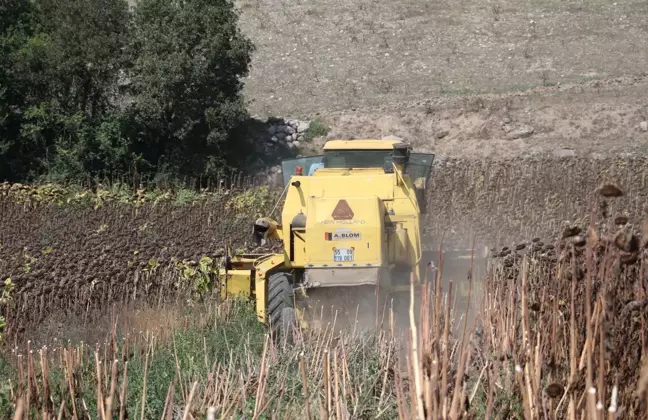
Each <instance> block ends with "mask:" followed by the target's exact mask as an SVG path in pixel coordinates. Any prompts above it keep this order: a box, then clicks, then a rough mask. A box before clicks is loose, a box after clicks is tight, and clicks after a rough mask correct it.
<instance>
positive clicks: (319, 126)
mask: <svg viewBox="0 0 648 420" xmlns="http://www.w3.org/2000/svg"><path fill="white" fill-rule="evenodd" d="M329 131H331V128H330V127H329V126H327V125H326V124H324V123H322V122H321V121H320V120H319V119H315V120H313V121H311V123H310V125H309V126H308V130H306V133H305V134H304V140H306V141H312V140H313V139H314V138H315V137H324V136H326V135H327V134H328V133H329Z"/></svg>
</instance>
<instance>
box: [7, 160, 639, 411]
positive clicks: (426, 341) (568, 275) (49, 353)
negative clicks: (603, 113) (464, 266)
mask: <svg viewBox="0 0 648 420" xmlns="http://www.w3.org/2000/svg"><path fill="white" fill-rule="evenodd" d="M643 162H644V160H643V159H634V160H632V159H630V160H629V159H620V158H619V159H611V160H599V161H588V160H562V161H538V162H532V161H518V162H514V161H511V162H492V163H488V164H486V163H478V162H471V161H453V162H446V163H445V164H444V165H443V166H439V167H437V168H436V169H435V172H434V175H433V181H432V187H431V192H430V204H429V206H428V208H429V209H430V214H429V215H428V217H427V219H426V222H425V226H426V228H427V229H428V230H429V233H433V232H435V231H437V232H441V229H440V228H441V226H443V227H450V228H451V229H454V233H453V234H448V235H447V237H445V238H444V244H445V245H448V246H452V245H463V246H465V245H466V244H467V242H464V241H459V240H457V241H454V242H453V238H454V239H457V238H459V239H466V240H467V239H468V238H470V236H471V234H473V233H475V234H476V235H477V238H478V239H479V242H480V243H483V244H484V243H485V244H488V245H491V246H493V247H495V248H494V249H493V258H491V259H490V260H489V264H488V267H487V270H486V271H485V272H484V271H483V270H477V267H473V268H474V269H475V271H474V272H475V273H480V274H479V276H475V277H474V278H472V277H469V278H471V279H472V282H471V289H470V293H471V294H472V296H473V299H472V302H473V303H472V304H473V307H472V308H471V310H470V311H469V313H470V314H471V315H470V317H463V318H462V314H463V311H464V309H465V308H454V309H453V305H452V303H453V302H454V299H455V295H456V294H457V287H456V285H457V280H460V279H459V278H450V279H448V278H445V279H444V278H443V277H442V275H443V273H441V276H440V277H437V278H432V277H431V278H430V279H429V283H428V284H427V286H426V287H425V288H424V290H423V305H421V307H422V309H421V311H420V312H417V313H415V312H412V313H411V314H410V316H411V319H412V320H414V321H416V322H413V323H411V324H410V325H411V326H412V327H415V329H413V330H412V331H411V333H412V334H410V332H407V333H405V339H403V338H401V336H400V334H399V332H400V331H398V330H395V329H394V328H393V327H392V322H391V319H390V317H389V315H388V314H387V315H384V317H382V318H381V320H382V322H383V327H384V328H383V329H382V332H376V333H374V332H362V333H360V332H358V333H355V334H353V333H352V332H348V333H344V334H342V335H334V334H332V332H331V331H332V329H326V328H325V329H324V330H316V331H297V332H296V344H295V346H293V347H290V346H288V347H284V346H283V345H282V343H272V342H271V341H268V340H267V339H266V338H265V335H264V330H263V328H261V327H260V326H259V325H258V324H257V323H256V320H255V319H254V314H253V313H252V312H251V311H250V310H249V308H247V307H246V306H245V305H240V304H235V303H229V302H226V303H213V302H212V301H211V299H209V298H208V296H209V292H208V291H207V292H206V291H204V290H201V289H200V287H198V288H196V285H198V286H200V285H202V284H203V283H202V282H201V281H200V280H201V279H202V280H205V279H208V278H210V276H209V274H210V272H209V271H207V272H206V274H207V275H206V277H202V276H197V277H191V276H190V277H189V278H187V277H183V273H185V271H184V270H185V269H186V268H188V267H186V266H184V267H182V269H180V270H178V266H177V263H178V262H182V261H183V260H189V259H193V260H194V261H196V264H193V265H190V267H189V268H192V269H194V270H197V269H198V268H199V266H200V265H199V264H198V263H197V262H198V261H200V259H201V257H203V256H211V257H217V255H218V250H219V249H220V248H222V246H223V245H224V243H225V242H226V241H228V240H231V241H233V242H234V245H235V246H242V245H243V243H242V242H243V241H244V240H245V239H244V238H245V236H244V235H241V234H240V232H241V231H242V232H246V231H249V229H248V228H246V226H248V227H249V223H250V221H251V218H253V217H254V216H255V215H256V214H257V212H258V213H264V212H268V211H270V210H271V209H272V207H273V206H274V204H275V203H274V197H276V193H275V192H265V191H264V190H258V189H245V190H242V191H231V192H229V193H227V194H226V193H225V192H223V191H221V192H214V193H211V194H202V195H195V196H187V197H184V198H182V197H181V196H182V194H185V193H182V194H181V193H174V194H169V195H168V196H163V195H160V196H157V195H146V194H144V193H139V194H135V195H134V196H133V195H131V194H125V193H124V194H123V195H120V194H121V193H119V194H118V193H112V195H110V196H109V197H108V196H104V199H102V200H101V205H100V206H97V204H98V203H99V202H98V201H97V195H96V194H92V193H87V195H85V196H84V195H83V194H79V195H77V194H69V193H68V192H55V193H47V194H45V193H43V192H42V189H36V190H33V189H20V188H18V187H14V189H7V188H6V189H4V190H3V197H2V199H1V204H0V206H1V207H2V208H1V210H2V212H1V213H0V214H2V217H1V218H0V220H1V221H2V225H1V229H2V249H1V250H0V253H1V254H0V256H1V257H2V258H0V261H1V264H2V266H1V267H0V268H1V271H0V272H1V273H2V276H3V278H4V277H9V276H10V277H12V281H13V290H12V291H11V298H10V299H9V300H8V301H6V302H5V303H3V307H2V309H3V315H4V316H5V318H6V320H7V325H8V327H9V328H8V330H7V341H6V348H5V353H4V357H3V358H1V360H2V361H3V362H2V363H0V369H2V372H3V373H6V377H8V378H11V379H10V381H9V382H5V383H3V385H4V388H3V391H2V392H1V393H0V395H1V396H4V398H5V399H4V400H3V399H2V398H0V403H2V401H4V403H2V404H4V405H3V406H2V407H4V408H5V409H8V412H9V413H14V410H16V409H22V410H23V412H26V411H25V410H27V411H29V410H31V412H32V413H33V414H35V413H39V414H38V415H39V417H40V416H42V413H45V414H47V415H48V416H49V417H52V416H57V415H58V414H59V413H63V417H65V418H70V417H72V416H73V413H74V412H75V410H77V414H78V415H79V417H87V416H89V417H91V418H102V415H101V413H102V412H103V413H105V412H108V411H110V410H112V414H113V416H114V417H117V416H118V414H117V413H118V412H121V411H122V410H124V411H127V412H128V415H129V418H130V417H133V416H134V415H135V416H136V417H137V418H141V415H140V414H141V413H144V418H168V417H164V416H166V415H169V413H175V414H174V415H178V416H182V413H183V412H185V411H186V413H187V414H186V417H185V418H199V417H203V418H204V417H205V416H206V415H208V414H209V413H210V410H212V409H213V410H214V416H216V417H219V418H236V417H237V416H239V417H240V416H242V415H247V416H248V417H252V418H295V419H296V418H340V419H341V418H369V417H370V418H403V419H407V418H415V417H417V416H418V417H424V418H439V417H442V418H501V419H505V418H531V419H545V418H546V419H562V418H568V419H580V418H592V419H594V418H603V417H607V418H609V419H612V418H629V419H635V418H645V416H646V413H647V405H646V401H647V398H648V394H647V393H646V392H647V390H648V386H646V383H648V382H646V381H648V371H647V370H646V369H648V368H646V367H645V365H644V364H645V360H646V359H645V356H646V338H645V337H644V334H645V333H644V331H646V328H645V322H646V316H647V315H648V304H646V302H647V299H646V294H645V293H646V288H647V287H648V279H647V278H646V276H645V261H646V245H647V242H648V241H647V240H646V238H647V237H648V231H642V229H646V228H642V227H641V226H642V223H644V220H645V215H644V213H643V208H642V205H643V203H644V202H645V200H644V195H643V194H644V193H643V191H644V188H643V185H644V184H643V182H644V175H643V174H644V172H645V169H644V166H642V164H643ZM602 185H607V186H606V187H605V188H600V187H601V186H602ZM48 188H52V187H48ZM617 190H618V191H617ZM25 191H26V192H25ZM38 191H40V193H39V192H38ZM251 191H252V192H251ZM246 192H247V194H246ZM620 194H622V195H620ZM99 196H101V194H99ZM75 197H76V198H75ZM137 197H140V199H139V200H138V199H137ZM156 197H157V198H159V197H164V198H159V199H158V200H157V201H156ZM68 199H70V201H69V202H68ZM95 207H97V208H95ZM147 222H148V223H147ZM469 226H472V228H470V229H469V228H468V227H469ZM503 247H506V248H503ZM135 251H138V252H137V254H138V255H140V257H137V259H134V258H135V257H134V254H135ZM81 260H83V261H87V262H88V264H87V265H86V264H81V263H80V261H81ZM152 260H155V263H154V262H152ZM156 263H159V266H157V265H156ZM153 267H156V269H155V270H152V268H153ZM209 267H212V266H209ZM441 268H442V266H441ZM113 271H114V272H113ZM197 271H199V270H197ZM481 273H484V274H483V275H482V274H481ZM211 274H213V273H211ZM115 276H117V278H118V279H121V280H120V281H117V280H113V279H114V278H115ZM120 276H121V277H120ZM122 277H123V278H122ZM63 279H69V280H67V281H65V282H62V280H63ZM136 279H141V280H137V281H136ZM448 280H452V286H448ZM183 282H184V283H183ZM187 286H189V287H187ZM187 289H188V291H187ZM70 290H72V293H70ZM182 291H185V292H182ZM161 297H167V298H169V299H161ZM201 297H202V298H203V299H204V303H200V300H201ZM187 298H190V299H192V302H194V303H193V306H194V308H184V309H183V310H180V311H178V309H177V306H175V307H174V306H173V301H176V302H178V301H179V302H180V303H179V304H180V306H182V305H183V303H182V302H186V299H187ZM169 301H171V303H169ZM129 302H139V303H141V304H144V305H145V306H147V307H149V308H152V309H154V311H157V312H158V313H159V312H163V311H166V310H169V311H172V313H175V314H181V315H178V317H179V319H177V320H176V322H175V323H174V324H172V325H160V324H157V325H158V326H159V327H158V328H157V330H154V331H149V332H146V331H142V332H141V333H140V332H139V331H137V330H136V329H135V328H137V329H139V328H141V329H145V328H148V325H150V324H148V323H146V322H141V321H140V322H139V323H138V322H135V321H133V320H127V321H124V319H125V318H128V317H127V314H126V312H125V311H121V312H120V311H116V312H115V313H114V316H113V318H112V319H110V321H109V322H107V324H108V326H106V325H104V326H103V329H102V330H101V332H100V333H99V334H96V335H95V336H93V337H91V338H87V337H86V342H87V343H86V344H83V343H80V344H77V342H70V343H69V344H68V343H67V341H66V339H67V338H68V337H66V332H68V331H66V330H70V329H72V328H73V325H67V324H66V325H65V328H62V329H60V330H59V331H57V332H56V334H57V338H59V340H57V341H54V340H50V341H48V340H43V343H48V344H49V346H48V347H47V348H44V347H43V348H42V347H41V346H40V345H41V344H42V343H40V342H34V341H32V342H31V343H30V344H29V346H30V348H26V347H25V345H26V343H25V341H21V340H18V338H22V339H23V340H24V339H25V338H38V337H36V336H35V335H33V332H34V331H36V330H35V327H36V326H37V325H38V324H41V325H42V323H43V322H44V321H46V318H48V317H56V316H57V315H59V314H60V313H61V312H62V311H66V310H68V311H71V312H73V313H76V314H80V315H81V317H83V316H84V315H86V316H89V317H94V316H95V314H97V313H101V312H102V311H103V312H104V313H105V312H106V311H107V310H109V308H110V304H115V308H117V309H119V308H125V307H126V306H127V305H126V304H127V303H129ZM169 305H172V306H169ZM175 305H178V303H176V304H175ZM174 308H175V309H174ZM88 314H90V315H88ZM146 316H149V317H150V316H151V315H150V313H149V315H146ZM473 317H474V318H473ZM66 319H72V318H71V317H68V318H66ZM167 319H168V318H167ZM118 321H119V322H118ZM115 325H117V326H115ZM16 333H18V335H17V336H16ZM30 334H31V336H30ZM16 337H18V338H16ZM14 338H15V339H16V341H14ZM49 338H50V339H51V338H52V337H49ZM88 340H91V341H88ZM95 342H96V343H97V345H96V346H95V344H94V343H95ZM61 343H62V344H61ZM102 343H103V344H102ZM413 344H416V345H415V346H414V345H413ZM414 355H415V357H413V356H414ZM170 390H171V391H172V392H170ZM136 413H137V414H136ZM105 418H110V416H106V417H105ZM179 418H182V417H179Z"/></svg>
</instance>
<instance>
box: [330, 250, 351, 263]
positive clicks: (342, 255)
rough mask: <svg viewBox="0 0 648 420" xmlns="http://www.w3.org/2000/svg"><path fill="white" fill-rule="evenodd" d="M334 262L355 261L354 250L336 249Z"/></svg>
mask: <svg viewBox="0 0 648 420" xmlns="http://www.w3.org/2000/svg"><path fill="white" fill-rule="evenodd" d="M333 261H335V262H350V261H353V249H351V248H335V250H334V251H333Z"/></svg>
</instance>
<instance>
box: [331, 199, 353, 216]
mask: <svg viewBox="0 0 648 420" xmlns="http://www.w3.org/2000/svg"><path fill="white" fill-rule="evenodd" d="M331 217H333V219H335V220H351V219H353V210H351V207H349V203H347V201H346V200H340V201H338V203H337V205H336V206H335V208H334V209H333V213H331Z"/></svg>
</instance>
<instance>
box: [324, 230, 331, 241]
mask: <svg viewBox="0 0 648 420" xmlns="http://www.w3.org/2000/svg"><path fill="white" fill-rule="evenodd" d="M332 238H333V234H332V233H331V232H326V233H324V240H325V241H330V240H331V239H332Z"/></svg>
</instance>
